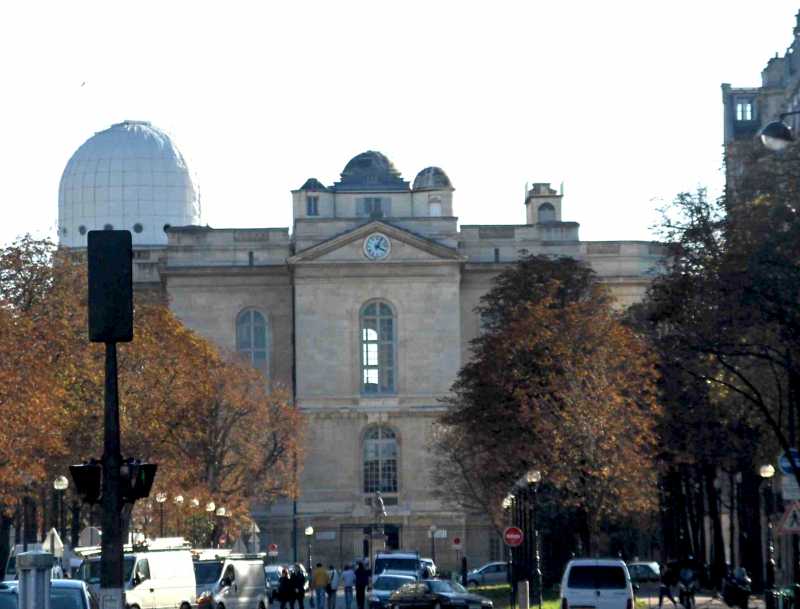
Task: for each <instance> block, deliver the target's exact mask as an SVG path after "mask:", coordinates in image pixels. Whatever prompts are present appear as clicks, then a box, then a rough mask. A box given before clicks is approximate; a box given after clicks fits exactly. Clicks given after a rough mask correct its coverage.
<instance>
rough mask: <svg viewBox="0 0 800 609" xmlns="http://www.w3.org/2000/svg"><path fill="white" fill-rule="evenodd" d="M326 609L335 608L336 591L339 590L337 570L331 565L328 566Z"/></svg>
mask: <svg viewBox="0 0 800 609" xmlns="http://www.w3.org/2000/svg"><path fill="white" fill-rule="evenodd" d="M328 577H329V578H330V581H329V582H328V589H327V592H328V609H336V593H337V592H338V590H339V572H338V571H337V570H336V567H334V566H333V565H329V566H328Z"/></svg>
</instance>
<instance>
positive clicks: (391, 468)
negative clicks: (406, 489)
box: [364, 426, 397, 493]
mask: <svg viewBox="0 0 800 609" xmlns="http://www.w3.org/2000/svg"><path fill="white" fill-rule="evenodd" d="M375 491H380V492H381V493H396V492H397V434H395V432H394V430H393V429H390V428H389V427H384V426H378V427H370V428H369V429H368V430H367V432H366V433H365V434H364V492H365V493H374V492H375Z"/></svg>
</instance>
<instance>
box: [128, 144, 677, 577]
mask: <svg viewBox="0 0 800 609" xmlns="http://www.w3.org/2000/svg"><path fill="white" fill-rule="evenodd" d="M352 167H355V168H356V170H357V171H352V170H351V169H352ZM381 188H385V190H381ZM561 199H562V197H561V195H560V194H559V193H557V192H556V191H555V190H553V189H551V188H550V187H549V185H548V184H534V185H533V186H532V187H531V189H530V192H529V194H528V197H526V201H525V206H526V210H525V214H526V216H525V217H526V221H527V223H526V224H521V225H511V226H474V225H464V226H461V228H460V229H459V227H458V219H457V218H456V217H455V216H454V215H453V188H452V186H451V184H450V182H449V179H447V176H446V174H444V172H443V171H441V170H440V169H438V168H428V169H426V170H423V171H422V172H420V174H419V176H418V177H417V180H415V182H414V186H413V187H411V186H409V184H408V182H405V181H403V180H402V178H401V177H400V175H399V172H397V171H396V170H395V169H394V167H393V166H392V165H391V163H390V162H389V161H388V159H386V157H384V156H383V155H380V154H379V153H374V152H368V153H364V154H362V155H359V156H357V157H355V158H354V159H353V160H352V161H350V163H348V165H347V167H346V168H345V171H343V173H342V180H341V181H340V182H337V183H336V184H334V185H333V186H331V187H325V186H323V185H322V184H320V183H319V182H318V181H316V180H314V179H310V180H308V181H307V182H306V184H304V185H303V187H302V188H300V189H298V190H295V191H293V192H292V204H293V210H294V227H293V230H292V232H291V234H290V233H289V231H288V229H271V228H265V229H219V230H215V229H211V228H207V227H206V228H202V227H195V226H192V227H175V228H171V229H169V230H168V231H167V232H168V244H167V246H166V248H164V249H152V248H151V250H152V251H151V252H150V253H149V255H148V258H147V259H146V260H139V259H137V265H141V268H139V269H138V270H137V273H138V275H137V276H138V277H139V278H140V281H142V282H147V281H150V282H152V280H153V273H154V271H153V268H152V265H153V260H154V259H157V260H160V266H159V268H158V272H159V274H160V280H161V283H162V286H163V289H164V290H165V291H166V294H167V297H168V300H169V303H170V306H171V307H172V309H173V311H174V312H175V313H176V314H177V316H178V317H179V318H180V319H181V320H183V321H184V322H185V323H186V324H187V325H188V326H189V327H191V328H193V329H195V330H197V331H198V332H200V333H201V334H203V335H204V336H206V337H208V338H209V339H211V340H212V341H214V342H215V343H217V344H219V345H220V346H222V347H223V348H226V349H231V350H235V349H237V346H238V345H237V338H236V336H237V334H236V325H237V319H239V316H240V314H241V313H242V312H243V311H248V310H255V311H258V312H259V313H260V314H261V315H262V316H263V318H264V319H265V320H266V326H267V331H266V343H267V345H268V363H267V368H266V370H267V371H268V376H269V380H270V383H271V384H272V385H273V386H275V385H277V384H280V385H283V386H285V387H287V388H290V389H291V390H292V391H293V395H294V398H295V402H296V404H297V406H298V407H299V408H300V409H301V410H302V411H303V412H304V414H305V415H306V416H307V419H308V427H309V432H308V436H307V446H306V457H305V465H304V468H303V470H302V473H301V478H300V484H301V496H300V498H299V500H298V501H297V502H296V504H292V503H291V502H281V503H278V504H275V505H272V506H259V507H256V508H255V511H254V514H255V516H256V518H257V520H258V521H259V526H260V528H261V530H262V532H263V533H262V539H261V541H262V544H267V543H277V544H278V546H279V552H280V559H282V560H293V559H295V557H296V558H298V559H301V560H304V559H305V558H306V553H307V552H308V549H309V548H308V547H307V544H308V543H309V542H310V545H311V551H312V553H313V556H314V559H315V560H316V559H317V558H319V559H321V560H324V561H326V562H334V563H343V562H345V561H349V560H352V559H353V558H355V557H360V556H364V555H366V554H367V553H368V552H369V540H370V531H371V529H370V525H371V524H372V522H373V516H372V515H371V514H372V512H371V508H370V498H371V497H372V495H373V493H372V492H371V489H373V488H375V487H376V484H377V487H380V488H383V497H384V500H385V503H386V510H387V514H388V515H387V518H386V523H385V524H386V538H385V540H384V541H381V542H376V543H379V544H380V545H381V547H383V544H385V545H388V546H390V547H402V548H406V549H411V548H414V549H419V550H420V551H421V552H422V553H423V554H424V555H430V554H431V553H432V552H433V551H435V552H436V559H437V562H438V563H439V564H440V566H441V567H443V568H452V567H455V565H456V563H457V560H458V556H457V554H456V553H455V552H454V551H453V550H452V539H453V538H454V537H460V538H461V539H462V540H463V542H464V552H465V553H466V555H467V556H468V557H469V560H470V563H471V564H475V563H478V562H480V561H484V560H489V559H495V558H498V557H499V552H500V545H499V540H498V538H497V535H496V533H494V531H493V530H492V529H491V528H490V527H489V526H488V525H487V523H486V522H485V521H484V520H483V519H481V518H480V517H476V516H469V515H467V514H464V513H462V512H460V511H457V510H455V511H454V510H453V509H452V508H451V507H448V506H446V505H443V504H442V503H441V502H440V501H439V500H438V499H437V498H436V497H435V496H434V493H433V492H432V483H431V469H430V462H431V460H430V453H429V449H428V446H429V444H430V442H431V440H432V433H433V429H434V421H435V418H436V416H437V415H438V414H439V413H440V412H441V410H442V408H443V407H442V404H441V398H443V397H445V396H446V395H447V394H448V392H449V388H450V386H451V384H452V382H453V381H454V379H455V377H456V375H457V373H458V370H459V369H460V367H461V365H462V363H463V362H464V361H465V360H466V359H467V358H468V357H469V341H470V340H471V339H473V338H475V337H476V336H477V335H478V333H479V331H480V327H479V320H478V317H477V315H476V313H475V311H474V309H475V306H476V305H477V304H478V303H479V300H480V297H481V296H482V295H483V294H485V293H486V291H487V290H489V289H490V288H491V286H492V280H493V278H494V276H495V275H496V274H497V273H498V272H500V271H501V270H502V269H503V268H505V266H506V265H508V264H510V263H513V262H514V261H515V260H516V259H518V257H519V256H520V255H521V254H523V253H525V252H530V253H543V254H548V255H554V256H571V257H575V258H577V259H581V260H585V261H587V262H588V263H589V264H590V265H591V266H592V267H593V268H594V269H595V271H596V272H597V274H598V276H599V277H600V279H601V280H602V281H603V282H604V283H606V284H607V285H608V286H609V288H610V290H611V292H612V294H613V295H614V296H615V298H616V300H617V302H618V303H619V305H620V306H627V305H629V304H631V303H633V302H635V301H637V300H639V299H640V298H641V297H642V296H643V294H644V291H645V290H646V288H647V286H648V284H649V282H650V280H651V278H652V276H653V274H654V273H655V272H657V267H658V265H659V262H660V261H661V260H662V258H663V254H664V252H663V250H662V248H661V246H659V245H657V244H654V243H649V242H581V241H580V240H579V237H578V230H579V225H578V224H577V223H575V222H564V221H562V220H561V213H562V200H561ZM543 205H544V206H545V207H544V208H543V209H540V208H541V206H543ZM374 235H378V237H377V238H378V239H379V240H380V239H385V240H386V242H385V243H388V245H387V247H388V249H389V252H388V254H387V255H385V257H384V256H374V257H372V258H371V257H370V256H369V254H368V251H367V246H366V241H367V240H368V239H370V238H371V237H372V236H374ZM370 303H378V304H379V305H385V306H386V307H387V308H386V309H384V310H385V311H386V312H387V315H388V314H390V315H391V322H390V325H391V332H390V333H389V334H388V335H390V338H391V341H390V343H388V344H384V345H383V346H381V347H380V348H379V347H377V346H376V347H375V353H374V354H373V356H374V355H375V354H377V357H378V359H379V360H382V361H381V362H379V365H378V367H379V368H380V367H381V365H383V366H384V367H386V362H389V364H390V365H389V366H388V367H390V368H391V382H390V383H389V384H390V385H391V386H390V387H389V388H388V389H386V388H383V387H381V388H379V389H377V390H374V389H375V388H376V387H377V385H375V384H372V385H370V384H369V383H367V381H366V380H365V379H366V375H368V372H366V371H365V369H364V366H365V358H369V357H371V356H370V354H369V353H368V347H367V346H365V345H363V344H362V342H363V340H365V339H366V338H365V337H367V336H368V332H369V330H367V329H365V326H364V325H363V324H364V323H366V322H364V315H365V311H367V309H366V308H365V307H368V306H369V305H370ZM381 327H382V326H381ZM381 331H382V330H381ZM384 338H385V336H384ZM379 349H380V351H379ZM387 358H388V359H387ZM375 374H376V377H375V378H378V376H377V375H378V374H381V375H383V374H386V371H385V370H384V371H382V372H380V373H378V372H377V371H376V372H375ZM382 382H383V381H381V383H382ZM387 382H389V381H387ZM365 383H366V384H365ZM375 383H377V381H375ZM370 434H371V435H370ZM387 434H388V435H389V436H393V437H390V438H389V439H386V438H385V437H384V436H385V435H387ZM368 436H369V438H373V436H374V437H380V438H383V440H379V441H378V444H379V443H380V442H388V443H389V444H391V445H392V446H391V447H390V448H389V449H387V450H389V452H390V454H389V457H388V458H387V459H379V460H378V462H377V464H376V465H375V466H374V468H373V469H372V470H369V471H370V472H371V473H368V469H369V468H368V466H367V465H365V459H366V458H367V453H368V452H369V451H370V450H372V449H370V448H369V447H368V444H369V445H370V446H372V444H370V442H372V440H371V439H369V438H368ZM376 445H377V444H376ZM380 450H384V449H380ZM373 456H374V455H373ZM387 468H388V469H387ZM395 472H396V473H395ZM369 476H371V477H370V478H369V480H368V479H367V477H369ZM376 476H377V480H376ZM382 485H383V486H382ZM308 525H312V526H313V527H314V530H315V533H314V535H313V536H312V538H310V539H306V538H305V536H304V535H303V530H304V529H305V527H306V526H308ZM431 525H436V527H437V530H438V534H437V535H438V536H437V537H436V539H435V540H434V542H433V543H435V544H436V547H435V548H434V547H432V542H431V539H430V534H429V527H430V526H431Z"/></svg>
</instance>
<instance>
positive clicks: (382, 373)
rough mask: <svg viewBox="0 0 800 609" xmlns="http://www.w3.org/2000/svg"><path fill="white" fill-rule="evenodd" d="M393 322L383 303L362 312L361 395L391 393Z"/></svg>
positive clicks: (392, 382)
mask: <svg viewBox="0 0 800 609" xmlns="http://www.w3.org/2000/svg"><path fill="white" fill-rule="evenodd" d="M395 332H396V329H395V319H394V312H393V311H392V307H390V306H389V305H388V304H386V303H385V302H379V301H376V302H370V303H368V304H366V305H365V306H364V308H362V309H361V392H362V393H367V394H379V393H394V391H395V379H396V376H397V368H396V365H395Z"/></svg>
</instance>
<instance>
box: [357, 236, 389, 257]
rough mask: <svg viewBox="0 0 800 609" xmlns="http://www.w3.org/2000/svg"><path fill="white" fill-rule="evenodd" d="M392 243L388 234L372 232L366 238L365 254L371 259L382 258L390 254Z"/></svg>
mask: <svg viewBox="0 0 800 609" xmlns="http://www.w3.org/2000/svg"><path fill="white" fill-rule="evenodd" d="M391 249H392V244H391V242H390V241H389V238H388V237H387V236H386V235H382V234H381V233H372V234H371V235H370V236H369V237H367V238H366V239H364V255H365V256H366V257H367V258H369V259H370V260H382V259H384V258H386V256H388V255H389V252H390V251H391Z"/></svg>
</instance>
